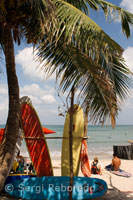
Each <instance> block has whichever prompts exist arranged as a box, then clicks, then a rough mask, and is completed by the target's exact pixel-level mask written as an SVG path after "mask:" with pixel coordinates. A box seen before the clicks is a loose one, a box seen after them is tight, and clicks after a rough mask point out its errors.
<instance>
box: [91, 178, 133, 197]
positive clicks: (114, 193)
mask: <svg viewBox="0 0 133 200" xmlns="http://www.w3.org/2000/svg"><path fill="white" fill-rule="evenodd" d="M109 180H110V184H109V186H110V187H111V188H109V189H108V191H107V193H106V194H105V195H104V196H103V197H101V198H98V199H97V198H96V199H95V200H133V191H127V192H124V191H120V190H118V189H117V188H116V187H114V186H113V184H112V178H111V176H110V178H109Z"/></svg>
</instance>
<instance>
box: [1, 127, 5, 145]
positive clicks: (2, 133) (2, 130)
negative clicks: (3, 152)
mask: <svg viewBox="0 0 133 200" xmlns="http://www.w3.org/2000/svg"><path fill="white" fill-rule="evenodd" d="M4 131H5V129H4V128H0V144H1V142H2V139H3V135H4Z"/></svg>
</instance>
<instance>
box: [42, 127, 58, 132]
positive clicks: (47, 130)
mask: <svg viewBox="0 0 133 200" xmlns="http://www.w3.org/2000/svg"><path fill="white" fill-rule="evenodd" d="M42 130H43V132H44V134H51V133H56V132H55V131H52V130H50V129H48V128H45V127H44V126H42Z"/></svg>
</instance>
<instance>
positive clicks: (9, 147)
mask: <svg viewBox="0 0 133 200" xmlns="http://www.w3.org/2000/svg"><path fill="white" fill-rule="evenodd" d="M2 36H3V38H2V41H3V47H4V54H5V61H6V72H7V81H8V96H9V110H8V118H7V123H6V130H5V134H4V136H5V137H4V139H3V142H2V144H1V145H0V191H1V190H2V188H3V185H4V182H5V179H6V177H7V174H8V170H9V166H10V163H11V159H12V155H13V152H14V148H15V144H16V141H17V136H18V130H19V119H20V103H19V85H18V79H17V75H16V68H15V56H14V44H13V38H12V33H11V29H10V26H9V25H6V26H3V34H2Z"/></svg>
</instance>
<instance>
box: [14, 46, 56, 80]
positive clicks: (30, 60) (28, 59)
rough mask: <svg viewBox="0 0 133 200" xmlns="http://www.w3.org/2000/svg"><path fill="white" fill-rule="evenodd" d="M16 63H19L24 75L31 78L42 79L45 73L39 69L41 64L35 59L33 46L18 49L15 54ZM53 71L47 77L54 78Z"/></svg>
mask: <svg viewBox="0 0 133 200" xmlns="http://www.w3.org/2000/svg"><path fill="white" fill-rule="evenodd" d="M16 64H20V65H21V67H22V69H23V72H24V74H25V75H26V76H28V77H29V78H31V79H33V80H37V79H39V80H44V79H46V75H45V73H44V71H43V70H41V65H40V64H39V62H37V61H36V60H35V55H34V54H33V47H30V48H24V49H23V50H21V51H19V52H18V54H17V55H16ZM54 78H55V73H54V74H53V75H52V76H50V78H49V79H54Z"/></svg>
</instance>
